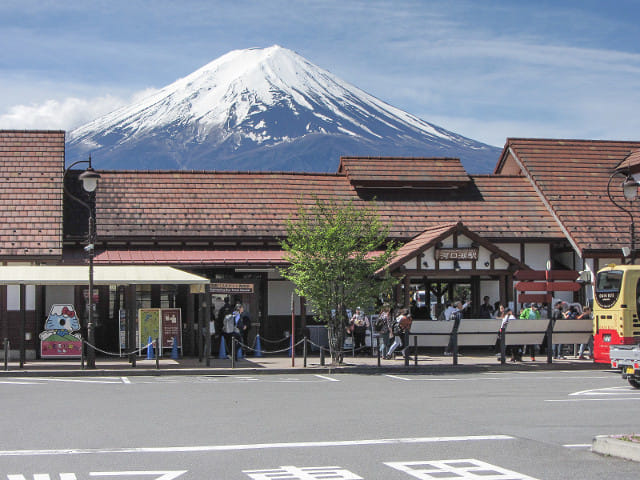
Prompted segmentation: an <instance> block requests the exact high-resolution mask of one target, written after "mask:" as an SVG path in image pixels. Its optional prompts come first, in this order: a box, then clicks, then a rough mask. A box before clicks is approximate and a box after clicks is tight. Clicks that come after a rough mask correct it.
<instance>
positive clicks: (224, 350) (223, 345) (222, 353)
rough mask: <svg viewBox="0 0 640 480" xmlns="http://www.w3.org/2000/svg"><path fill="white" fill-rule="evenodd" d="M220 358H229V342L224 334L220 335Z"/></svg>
mask: <svg viewBox="0 0 640 480" xmlns="http://www.w3.org/2000/svg"><path fill="white" fill-rule="evenodd" d="M218 358H227V342H225V340H224V335H223V336H222V337H220V351H219V352H218Z"/></svg>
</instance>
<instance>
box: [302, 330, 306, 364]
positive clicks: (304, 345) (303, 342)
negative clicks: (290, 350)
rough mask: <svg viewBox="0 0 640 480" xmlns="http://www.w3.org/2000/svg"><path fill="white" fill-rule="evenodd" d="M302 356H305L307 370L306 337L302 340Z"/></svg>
mask: <svg viewBox="0 0 640 480" xmlns="http://www.w3.org/2000/svg"><path fill="white" fill-rule="evenodd" d="M302 354H303V356H304V364H303V366H304V368H307V336H306V335H305V336H304V337H303V340H302Z"/></svg>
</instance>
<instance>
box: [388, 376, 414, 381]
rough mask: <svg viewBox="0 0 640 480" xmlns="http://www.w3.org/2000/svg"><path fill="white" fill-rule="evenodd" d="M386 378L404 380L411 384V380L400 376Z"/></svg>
mask: <svg viewBox="0 0 640 480" xmlns="http://www.w3.org/2000/svg"><path fill="white" fill-rule="evenodd" d="M385 377H389V378H395V379H396V380H404V381H405V382H410V381H411V379H410V378H405V377H401V376H399V375H389V374H387V375H385Z"/></svg>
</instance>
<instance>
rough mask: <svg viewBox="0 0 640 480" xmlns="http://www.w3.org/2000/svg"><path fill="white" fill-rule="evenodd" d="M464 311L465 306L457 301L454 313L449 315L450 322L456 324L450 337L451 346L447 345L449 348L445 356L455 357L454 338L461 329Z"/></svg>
mask: <svg viewBox="0 0 640 480" xmlns="http://www.w3.org/2000/svg"><path fill="white" fill-rule="evenodd" d="M463 309H464V306H463V305H462V302H461V301H457V302H456V303H455V304H454V310H453V312H451V315H449V321H450V322H454V323H453V327H452V329H451V332H452V334H451V336H450V337H449V345H447V348H446V349H445V351H444V354H445V355H447V356H451V355H453V337H454V335H453V334H454V332H457V331H458V328H459V327H460V321H461V320H462V311H463Z"/></svg>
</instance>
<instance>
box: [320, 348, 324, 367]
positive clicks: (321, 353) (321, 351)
mask: <svg viewBox="0 0 640 480" xmlns="http://www.w3.org/2000/svg"><path fill="white" fill-rule="evenodd" d="M320 366H322V367H324V347H322V346H321V347H320Z"/></svg>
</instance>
